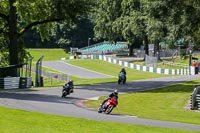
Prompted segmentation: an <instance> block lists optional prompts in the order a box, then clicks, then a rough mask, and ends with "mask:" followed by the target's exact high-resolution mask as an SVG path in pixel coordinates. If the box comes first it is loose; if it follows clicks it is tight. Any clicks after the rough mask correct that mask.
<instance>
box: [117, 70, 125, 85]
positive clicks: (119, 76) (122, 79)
mask: <svg viewBox="0 0 200 133" xmlns="http://www.w3.org/2000/svg"><path fill="white" fill-rule="evenodd" d="M121 83H122V84H125V75H124V74H123V73H122V72H120V73H119V75H118V84H121Z"/></svg>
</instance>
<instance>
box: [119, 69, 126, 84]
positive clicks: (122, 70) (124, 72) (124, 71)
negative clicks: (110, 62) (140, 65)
mask: <svg viewBox="0 0 200 133" xmlns="http://www.w3.org/2000/svg"><path fill="white" fill-rule="evenodd" d="M120 73H123V74H124V83H126V70H125V68H122V69H121V71H120Z"/></svg>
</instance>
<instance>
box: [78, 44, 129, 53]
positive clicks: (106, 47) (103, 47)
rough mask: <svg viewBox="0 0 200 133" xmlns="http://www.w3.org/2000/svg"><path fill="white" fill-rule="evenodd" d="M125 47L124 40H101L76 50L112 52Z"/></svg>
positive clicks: (81, 51)
mask: <svg viewBox="0 0 200 133" xmlns="http://www.w3.org/2000/svg"><path fill="white" fill-rule="evenodd" d="M127 48H128V46H127V44H126V43H125V42H117V43H110V42H102V43H98V44H94V45H90V46H87V47H83V48H81V49H78V51H77V52H80V53H81V54H112V53H117V52H120V51H123V50H124V49H127Z"/></svg>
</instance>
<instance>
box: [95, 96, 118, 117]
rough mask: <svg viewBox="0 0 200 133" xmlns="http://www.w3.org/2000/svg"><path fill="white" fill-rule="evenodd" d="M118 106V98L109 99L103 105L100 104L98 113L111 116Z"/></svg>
mask: <svg viewBox="0 0 200 133" xmlns="http://www.w3.org/2000/svg"><path fill="white" fill-rule="evenodd" d="M117 105H118V101H117V98H116V97H112V98H110V99H108V100H107V101H106V102H105V103H104V104H103V105H101V104H100V106H99V109H98V112H99V113H102V112H104V113H106V114H110V113H111V112H112V110H113V109H114V108H115V107H116V106H117Z"/></svg>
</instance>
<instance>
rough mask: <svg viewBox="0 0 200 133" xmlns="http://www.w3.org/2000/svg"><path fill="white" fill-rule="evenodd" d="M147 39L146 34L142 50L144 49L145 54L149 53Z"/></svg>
mask: <svg viewBox="0 0 200 133" xmlns="http://www.w3.org/2000/svg"><path fill="white" fill-rule="evenodd" d="M148 44H149V40H148V36H145V37H144V50H145V54H146V55H149V45H148Z"/></svg>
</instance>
